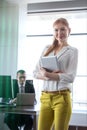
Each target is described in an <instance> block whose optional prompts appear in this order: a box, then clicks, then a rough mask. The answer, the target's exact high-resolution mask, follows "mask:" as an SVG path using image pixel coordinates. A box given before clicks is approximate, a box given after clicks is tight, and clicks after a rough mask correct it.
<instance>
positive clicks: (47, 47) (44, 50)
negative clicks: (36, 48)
mask: <svg viewBox="0 0 87 130" xmlns="http://www.w3.org/2000/svg"><path fill="white" fill-rule="evenodd" d="M50 46H51V45H46V46H45V47H44V49H43V51H42V55H44V53H45V52H46V51H47V50H48V49H49V47H50Z"/></svg>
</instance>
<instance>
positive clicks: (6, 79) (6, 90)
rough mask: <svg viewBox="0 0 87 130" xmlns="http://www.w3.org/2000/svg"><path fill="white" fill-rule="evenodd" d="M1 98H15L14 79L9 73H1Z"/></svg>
mask: <svg viewBox="0 0 87 130" xmlns="http://www.w3.org/2000/svg"><path fill="white" fill-rule="evenodd" d="M0 98H4V99H8V98H9V99H11V98H13V94H12V80H11V76H9V75H0Z"/></svg>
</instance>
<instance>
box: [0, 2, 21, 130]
mask: <svg viewBox="0 0 87 130" xmlns="http://www.w3.org/2000/svg"><path fill="white" fill-rule="evenodd" d="M18 17H19V9H18V6H17V5H13V4H8V3H6V2H4V0H0V75H11V76H12V77H15V75H16V70H17V55H18V20H19V18H18ZM0 109H1V108H0ZM3 120H4V115H3V113H0V130H8V127H7V126H6V125H5V124H4V123H3Z"/></svg>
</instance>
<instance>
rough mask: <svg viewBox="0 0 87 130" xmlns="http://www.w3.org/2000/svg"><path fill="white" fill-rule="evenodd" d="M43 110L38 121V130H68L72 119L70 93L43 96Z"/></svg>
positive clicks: (43, 94) (41, 109)
mask: <svg viewBox="0 0 87 130" xmlns="http://www.w3.org/2000/svg"><path fill="white" fill-rule="evenodd" d="M40 101H41V108H40V114H39V119H38V130H51V129H52V126H54V130H68V125H69V120H70V117H71V113H72V109H71V97H70V92H69V91H66V92H60V93H56V94H53V93H45V92H42V94H41V98H40Z"/></svg>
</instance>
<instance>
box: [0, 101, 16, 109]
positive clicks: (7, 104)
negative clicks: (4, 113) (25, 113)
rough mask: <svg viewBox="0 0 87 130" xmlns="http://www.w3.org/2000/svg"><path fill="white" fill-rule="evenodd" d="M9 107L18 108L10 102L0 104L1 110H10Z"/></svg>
mask: <svg viewBox="0 0 87 130" xmlns="http://www.w3.org/2000/svg"><path fill="white" fill-rule="evenodd" d="M9 107H16V104H12V103H8V102H0V108H9Z"/></svg>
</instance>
